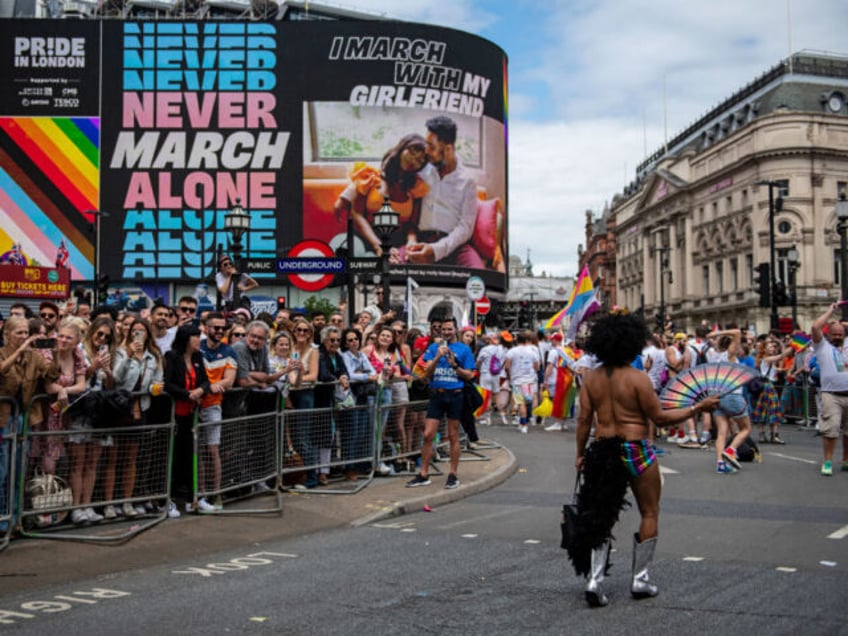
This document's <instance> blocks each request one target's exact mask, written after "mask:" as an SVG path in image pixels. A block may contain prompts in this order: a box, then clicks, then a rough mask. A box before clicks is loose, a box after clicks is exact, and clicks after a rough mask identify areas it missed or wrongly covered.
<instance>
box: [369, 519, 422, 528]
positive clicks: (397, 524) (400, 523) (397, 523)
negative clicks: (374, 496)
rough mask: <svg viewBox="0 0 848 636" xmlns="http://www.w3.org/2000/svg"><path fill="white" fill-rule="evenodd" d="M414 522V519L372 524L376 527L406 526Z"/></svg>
mask: <svg viewBox="0 0 848 636" xmlns="http://www.w3.org/2000/svg"><path fill="white" fill-rule="evenodd" d="M414 524H415V522H414V521H395V522H394V523H372V524H371V526H372V527H374V528H406V527H408V526H411V525H414Z"/></svg>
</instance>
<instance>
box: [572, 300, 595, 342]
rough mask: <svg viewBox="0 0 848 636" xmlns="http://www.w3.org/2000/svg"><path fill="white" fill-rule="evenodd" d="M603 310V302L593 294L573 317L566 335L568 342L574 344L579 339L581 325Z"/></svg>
mask: <svg viewBox="0 0 848 636" xmlns="http://www.w3.org/2000/svg"><path fill="white" fill-rule="evenodd" d="M600 308H601V301H600V300H598V297H597V296H595V294H594V292H592V296H591V298H589V299H588V300H587V301H586V302H585V303H584V304H583V305H582V306H581V307H580V309H578V310H577V312H576V313H575V314H574V315H572V316H571V323H570V324H569V325H568V331H567V332H566V334H565V339H566V341H571V342H573V341H574V339H575V338H576V337H577V330H578V329H579V328H580V323H582V322H583V321H584V320H586V318H588V317H589V316H590V315H592V314H593V313H595V312H596V311H598V309H600Z"/></svg>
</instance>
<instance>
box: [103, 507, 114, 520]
mask: <svg viewBox="0 0 848 636" xmlns="http://www.w3.org/2000/svg"><path fill="white" fill-rule="evenodd" d="M103 517H104V518H105V519H116V518H117V517H118V513H117V512H116V511H115V506H113V505H111V504H109V505H108V506H106V507H105V508H104V509H103Z"/></svg>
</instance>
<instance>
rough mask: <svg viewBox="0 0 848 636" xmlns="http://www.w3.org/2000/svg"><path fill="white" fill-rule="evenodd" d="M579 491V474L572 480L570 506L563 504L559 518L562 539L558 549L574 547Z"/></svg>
mask: <svg viewBox="0 0 848 636" xmlns="http://www.w3.org/2000/svg"><path fill="white" fill-rule="evenodd" d="M579 489H580V473H577V477H576V478H575V480H574V494H573V495H572V497H571V503H570V504H563V506H562V516H561V518H560V524H559V525H560V530H561V531H562V539H561V541H560V544H559V547H561V548H562V549H563V550H569V549H571V548H572V547H574V540H575V538H576V536H577V521H578V518H579V512H578V510H577V493H578V491H579Z"/></svg>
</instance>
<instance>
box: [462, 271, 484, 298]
mask: <svg viewBox="0 0 848 636" xmlns="http://www.w3.org/2000/svg"><path fill="white" fill-rule="evenodd" d="M465 293H466V294H468V298H469V299H470V300H473V301H477V300H480V299H481V298H482V297H483V296H485V295H486V283H484V282H483V279H482V278H480V277H479V276H471V277H469V279H468V282H467V283H465Z"/></svg>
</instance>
